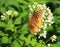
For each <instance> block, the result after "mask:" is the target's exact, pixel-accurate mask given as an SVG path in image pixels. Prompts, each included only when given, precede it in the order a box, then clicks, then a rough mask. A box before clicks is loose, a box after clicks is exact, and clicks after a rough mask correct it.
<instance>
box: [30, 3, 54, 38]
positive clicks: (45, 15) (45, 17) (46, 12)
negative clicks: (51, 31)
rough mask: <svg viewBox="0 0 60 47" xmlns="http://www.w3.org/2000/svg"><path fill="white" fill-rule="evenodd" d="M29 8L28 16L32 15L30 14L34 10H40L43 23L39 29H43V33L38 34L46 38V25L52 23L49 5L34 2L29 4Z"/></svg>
mask: <svg viewBox="0 0 60 47" xmlns="http://www.w3.org/2000/svg"><path fill="white" fill-rule="evenodd" d="M29 9H30V13H29V18H31V17H32V14H33V13H34V12H37V11H39V10H42V22H43V24H42V26H40V28H39V30H40V31H42V30H41V29H43V33H42V34H40V36H43V37H44V38H46V34H47V32H45V31H46V28H47V26H51V24H53V23H54V21H53V14H52V12H51V10H50V9H49V7H47V6H46V4H38V3H36V2H34V4H33V5H32V6H30V5H29ZM39 38H40V37H39Z"/></svg>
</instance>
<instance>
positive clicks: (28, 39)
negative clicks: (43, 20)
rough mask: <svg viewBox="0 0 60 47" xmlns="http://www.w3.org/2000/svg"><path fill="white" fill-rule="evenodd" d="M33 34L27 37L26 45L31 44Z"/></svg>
mask: <svg viewBox="0 0 60 47" xmlns="http://www.w3.org/2000/svg"><path fill="white" fill-rule="evenodd" d="M30 39H31V35H29V36H28V37H27V38H26V39H25V42H26V45H28V44H30V43H31V40H30Z"/></svg>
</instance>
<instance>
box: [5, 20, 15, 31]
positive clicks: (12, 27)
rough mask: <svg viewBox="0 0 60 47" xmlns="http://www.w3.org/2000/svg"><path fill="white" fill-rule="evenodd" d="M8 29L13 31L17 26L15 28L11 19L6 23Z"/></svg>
mask: <svg viewBox="0 0 60 47" xmlns="http://www.w3.org/2000/svg"><path fill="white" fill-rule="evenodd" d="M5 29H6V30H11V31H15V28H14V24H13V23H12V21H9V22H8V23H7V25H6V28H5Z"/></svg>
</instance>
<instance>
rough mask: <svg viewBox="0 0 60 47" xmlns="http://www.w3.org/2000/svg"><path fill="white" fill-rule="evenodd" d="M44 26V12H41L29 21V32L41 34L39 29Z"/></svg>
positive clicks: (34, 14) (33, 15)
mask: <svg viewBox="0 0 60 47" xmlns="http://www.w3.org/2000/svg"><path fill="white" fill-rule="evenodd" d="M41 25H42V11H41V10H39V11H37V12H35V13H33V14H32V17H31V18H30V19H29V30H30V32H31V33H32V34H34V33H37V32H39V27H40V26H41Z"/></svg>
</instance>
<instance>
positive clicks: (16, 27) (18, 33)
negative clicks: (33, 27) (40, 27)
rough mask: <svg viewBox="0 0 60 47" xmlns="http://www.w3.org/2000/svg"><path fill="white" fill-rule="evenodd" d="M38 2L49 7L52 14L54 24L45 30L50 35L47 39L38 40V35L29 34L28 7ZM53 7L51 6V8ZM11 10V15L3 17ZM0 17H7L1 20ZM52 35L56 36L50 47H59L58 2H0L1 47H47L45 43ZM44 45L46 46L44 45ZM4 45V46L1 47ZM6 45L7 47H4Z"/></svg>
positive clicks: (2, 0) (31, 0)
mask: <svg viewBox="0 0 60 47" xmlns="http://www.w3.org/2000/svg"><path fill="white" fill-rule="evenodd" d="M34 2H38V3H41V4H46V5H47V6H49V7H50V9H51V11H52V13H53V14H54V24H53V25H52V26H48V28H47V29H46V30H47V31H48V32H49V33H50V34H48V35H49V36H48V35H47V39H44V38H41V39H38V38H37V37H38V35H37V36H35V35H32V34H31V33H30V32H29V24H28V21H29V19H28V15H29V14H28V13H29V10H28V6H29V5H31V4H33V3H34ZM52 5H53V6H52ZM8 10H11V11H12V14H11V15H4V13H6V11H8ZM15 11H17V13H18V14H17V15H16V13H14V12H15ZM1 15H4V16H7V17H6V19H5V20H1ZM53 34H56V35H57V41H56V42H54V43H52V42H50V41H49V42H48V43H50V44H51V47H60V1H59V0H57V1H56V0H54V1H52V0H0V46H1V47H7V46H8V47H9V46H10V47H48V46H47V44H48V43H46V41H47V40H48V39H49V37H50V36H52V35H53ZM45 43H46V44H45ZM7 44H9V45H7ZM3 45H5V46H3ZM6 45H7V46H6Z"/></svg>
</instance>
